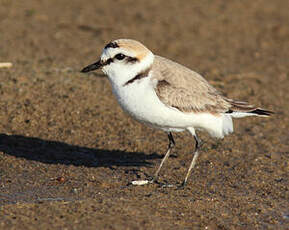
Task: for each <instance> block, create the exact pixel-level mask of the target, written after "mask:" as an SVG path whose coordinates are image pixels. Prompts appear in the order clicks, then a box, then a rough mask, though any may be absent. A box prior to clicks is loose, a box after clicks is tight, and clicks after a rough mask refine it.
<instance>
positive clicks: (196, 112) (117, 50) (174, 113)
mask: <svg viewBox="0 0 289 230" xmlns="http://www.w3.org/2000/svg"><path fill="white" fill-rule="evenodd" d="M97 69H101V70H102V71H103V73H104V74H105V75H107V76H108V79H109V81H110V83H111V86H112V91H113V94H114V95H115V97H116V99H117V101H118V103H119V105H120V106H121V108H122V109H123V110H124V111H125V112H126V113H127V114H129V115H130V116H131V117H132V118H134V119H135V120H137V121H139V122H141V123H143V124H145V125H147V126H149V127H152V128H155V129H159V130H163V131H164V132H166V133H167V135H168V140H169V144H168V148H167V151H166V153H165V154H164V157H163V159H162V161H161V163H160V165H159V167H158V168H157V170H156V172H155V174H154V175H153V177H152V179H151V180H150V182H152V183H153V182H156V183H158V176H159V172H160V170H161V168H162V166H163V164H164V163H165V162H166V160H167V159H168V157H169V155H170V153H171V151H172V149H173V147H174V146H175V140H174V137H173V134H172V133H173V132H183V131H188V132H189V133H190V134H191V135H192V136H193V137H194V140H195V148H194V151H193V158H192V161H191V163H190V165H189V168H188V170H187V173H186V176H185V178H184V180H183V182H182V183H181V186H182V187H184V186H185V185H186V184H187V181H188V178H189V176H190V174H191V171H192V169H193V168H194V166H195V165H196V162H197V159H198V156H199V152H200V151H199V149H200V146H201V143H202V142H201V140H200V139H199V137H198V136H197V133H196V131H206V132H208V133H209V135H210V136H212V137H214V138H223V137H224V136H226V135H228V134H230V133H232V132H233V122H232V118H241V117H246V116H258V117H269V116H270V115H272V114H273V113H274V112H273V111H269V110H265V109H262V108H259V107H256V106H254V105H251V104H249V103H247V102H243V101H238V100H233V99H230V98H227V97H225V96H223V94H222V93H220V92H219V91H218V90H216V89H215V88H214V87H213V86H212V85H210V84H209V82H208V81H207V80H205V78H204V77H202V76H201V75H200V74H198V73H197V72H195V71H193V70H191V69H189V68H187V67H185V66H183V65H181V64H178V63H176V62H174V61H172V60H169V59H167V58H164V57H161V56H158V55H155V54H153V52H152V51H151V50H149V49H148V48H147V47H146V46H144V45H143V44H142V43H141V42H139V41H136V40H133V39H116V40H113V41H111V42H109V43H107V44H106V45H105V47H104V49H103V51H102V54H101V55H100V58H99V60H98V61H96V62H94V63H93V64H90V65H88V66H86V67H85V68H83V69H82V70H81V72H82V73H87V72H90V71H94V70H97Z"/></svg>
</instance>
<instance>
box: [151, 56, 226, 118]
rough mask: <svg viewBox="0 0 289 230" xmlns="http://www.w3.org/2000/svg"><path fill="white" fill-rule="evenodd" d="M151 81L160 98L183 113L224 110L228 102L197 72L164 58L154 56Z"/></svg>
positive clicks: (221, 111)
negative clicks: (155, 82)
mask: <svg viewBox="0 0 289 230" xmlns="http://www.w3.org/2000/svg"><path fill="white" fill-rule="evenodd" d="M152 70H153V80H157V84H156V86H155V90H156V94H157V96H158V97H159V99H160V100H161V101H162V102H163V103H164V104H165V105H168V106H171V107H175V108H177V109H179V110H180V111H182V112H210V113H223V112H226V111H228V110H229V108H230V107H231V104H230V102H228V101H226V99H225V98H224V97H223V96H222V95H221V94H220V93H219V92H218V91H217V90H216V89H215V88H213V87H212V86H211V85H210V84H209V83H208V82H207V81H206V80H205V79H204V78H203V77H202V76H201V75H199V74H198V73H196V72H194V71H192V70H190V69H188V68H186V67H184V66H182V65H180V64H178V63H176V62H173V61H170V60H168V59H166V58H163V57H160V56H155V61H154V63H153V66H152Z"/></svg>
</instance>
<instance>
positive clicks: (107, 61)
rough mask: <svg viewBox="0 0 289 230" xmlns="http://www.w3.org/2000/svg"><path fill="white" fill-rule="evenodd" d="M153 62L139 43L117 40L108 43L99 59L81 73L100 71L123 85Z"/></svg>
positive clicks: (152, 57) (148, 53) (151, 56)
mask: <svg viewBox="0 0 289 230" xmlns="http://www.w3.org/2000/svg"><path fill="white" fill-rule="evenodd" d="M153 60H154V55H153V53H152V52H151V51H150V50H149V49H148V48H146V47H145V46H144V45H143V44H141V43H140V42H138V41H135V40H131V39H118V40H114V41H112V42H110V43H108V44H107V45H106V46H105V47H104V49H103V52H102V54H101V56H100V59H99V60H98V61H97V62H95V63H93V64H91V65H88V66H87V67H85V68H83V69H82V70H81V72H83V73H86V72H90V71H93V70H96V69H102V71H103V72H104V73H105V74H106V75H108V77H109V78H110V80H112V81H114V82H119V83H123V82H126V81H127V80H129V79H130V78H132V77H133V76H135V75H137V74H139V73H140V72H142V71H144V70H146V69H148V68H149V67H150V66H151V65H152V63H153ZM116 78H118V79H116ZM119 78H121V79H119Z"/></svg>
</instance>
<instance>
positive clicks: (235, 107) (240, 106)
mask: <svg viewBox="0 0 289 230" xmlns="http://www.w3.org/2000/svg"><path fill="white" fill-rule="evenodd" d="M226 100H227V101H228V102H229V103H230V104H231V108H230V109H229V110H228V111H227V112H226V113H229V114H231V115H232V117H245V116H263V117H269V116H271V115H273V114H274V112H273V111H270V110H265V109H262V108H257V107H255V106H254V105H250V104H249V103H247V102H242V101H234V100H231V99H226Z"/></svg>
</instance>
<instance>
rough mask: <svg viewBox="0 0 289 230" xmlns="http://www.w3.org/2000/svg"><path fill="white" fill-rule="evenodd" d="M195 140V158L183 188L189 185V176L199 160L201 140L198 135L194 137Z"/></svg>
mask: <svg viewBox="0 0 289 230" xmlns="http://www.w3.org/2000/svg"><path fill="white" fill-rule="evenodd" d="M194 138H195V142H196V145H195V151H194V153H193V154H194V157H193V160H192V162H191V164H190V167H189V170H188V172H187V175H186V177H185V179H184V181H183V183H182V185H181V187H185V185H186V184H187V180H188V178H189V176H190V174H191V171H192V169H193V168H194V167H195V165H196V162H197V159H198V156H199V148H200V145H201V140H200V139H199V138H198V137H197V135H196V134H195V135H194Z"/></svg>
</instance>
